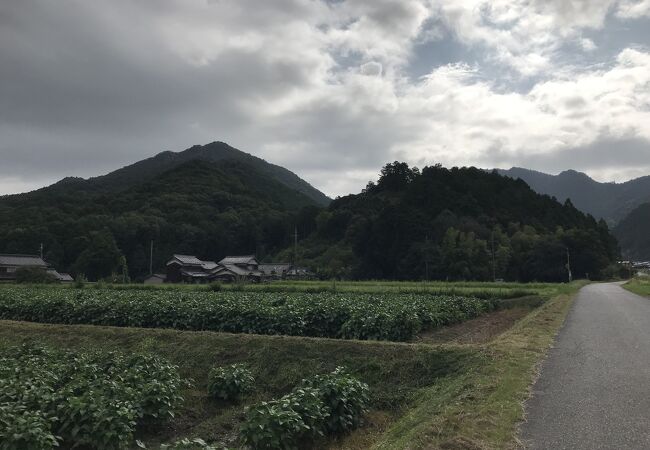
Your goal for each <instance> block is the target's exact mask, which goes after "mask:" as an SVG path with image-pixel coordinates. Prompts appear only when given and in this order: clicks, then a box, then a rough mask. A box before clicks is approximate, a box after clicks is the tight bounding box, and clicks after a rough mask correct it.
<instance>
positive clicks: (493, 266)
mask: <svg viewBox="0 0 650 450" xmlns="http://www.w3.org/2000/svg"><path fill="white" fill-rule="evenodd" d="M492 281H494V282H495V283H496V281H497V265H496V260H495V257H494V228H492Z"/></svg>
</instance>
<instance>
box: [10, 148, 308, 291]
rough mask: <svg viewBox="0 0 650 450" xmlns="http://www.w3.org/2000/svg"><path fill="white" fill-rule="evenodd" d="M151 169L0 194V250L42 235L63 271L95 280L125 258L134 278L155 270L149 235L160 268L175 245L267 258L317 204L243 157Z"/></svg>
mask: <svg viewBox="0 0 650 450" xmlns="http://www.w3.org/2000/svg"><path fill="white" fill-rule="evenodd" d="M132 167H133V166H131V168H132ZM148 167H150V166H148ZM133 173H134V176H135V175H137V170H135V171H134V172H133ZM152 173H153V171H152V172H151V173H149V174H143V176H142V179H143V180H144V181H142V182H140V183H136V182H135V180H133V182H132V183H128V182H127V181H128V179H129V177H128V176H126V175H125V174H127V175H128V171H127V172H122V173H121V174H120V176H119V177H109V178H106V179H104V181H102V183H104V184H103V185H101V183H100V184H97V183H94V182H93V181H92V180H90V181H85V180H78V179H65V180H62V181H61V182H59V183H57V184H56V185H53V186H51V187H50V188H44V189H40V190H38V191H33V192H30V193H26V194H18V195H11V196H4V197H0V252H6V253H35V252H36V251H37V249H38V248H39V245H40V243H43V244H44V247H45V257H46V259H47V260H48V261H49V262H50V263H52V264H54V265H56V267H57V268H59V269H60V270H66V271H71V272H73V273H75V274H80V273H83V274H85V275H86V276H88V277H89V278H91V279H98V278H101V277H104V276H107V275H110V274H111V273H114V272H121V271H122V270H124V269H123V268H124V267H126V268H127V270H128V272H129V274H130V275H131V277H134V278H137V277H142V276H143V275H144V274H146V273H147V272H148V268H149V261H148V259H149V245H150V241H151V240H154V241H155V251H154V269H157V268H160V267H162V266H163V264H164V261H165V260H166V259H167V258H168V257H169V255H171V254H173V253H189V254H196V255H197V256H200V257H205V258H215V257H220V256H225V255H226V254H233V253H234V254H237V253H257V254H258V255H259V256H260V257H264V256H265V255H268V254H272V253H275V252H277V251H278V250H280V249H282V248H284V247H286V246H288V245H289V244H290V242H291V234H292V232H293V229H294V226H295V225H296V223H298V224H302V223H303V222H304V221H305V219H304V218H303V216H304V215H305V214H306V215H307V217H310V219H308V221H312V222H313V217H314V216H315V214H316V213H317V211H318V209H319V204H318V203H317V202H316V201H314V199H313V198H312V197H310V196H308V195H306V194H305V193H303V192H300V191H298V190H295V189H292V188H290V187H288V186H287V185H286V184H285V183H283V182H280V181H278V180H277V176H276V175H277V174H274V173H269V172H268V171H260V170H258V167H257V166H253V165H251V164H250V163H249V161H246V158H245V159H244V160H243V161H242V160H237V159H235V160H233V159H222V160H217V161H216V162H207V161H205V160H204V159H193V160H192V159H190V160H188V161H187V162H184V163H182V164H174V165H173V166H172V168H171V169H169V170H167V171H162V172H161V173H158V174H155V175H153V174H152ZM105 180H109V181H110V183H107V182H106V181H105ZM116 180H121V181H120V182H121V183H123V186H120V184H119V183H118V182H117V181H116ZM111 183H116V184H115V185H113V186H111ZM129 184H130V186H129ZM305 228H308V227H305Z"/></svg>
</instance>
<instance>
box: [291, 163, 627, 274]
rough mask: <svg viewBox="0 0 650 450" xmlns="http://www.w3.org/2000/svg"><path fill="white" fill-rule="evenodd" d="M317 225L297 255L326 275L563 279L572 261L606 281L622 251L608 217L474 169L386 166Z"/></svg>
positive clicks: (333, 205) (580, 269) (582, 270)
mask: <svg viewBox="0 0 650 450" xmlns="http://www.w3.org/2000/svg"><path fill="white" fill-rule="evenodd" d="M315 225H316V230H315V231H314V233H313V234H312V235H311V236H310V237H309V238H308V239H306V240H305V241H303V242H302V243H301V245H300V255H299V257H300V259H301V260H302V261H305V262H307V263H308V264H309V265H311V266H313V267H316V268H318V269H319V270H320V273H321V275H322V276H324V277H331V276H342V277H350V278H363V279H404V280H421V279H427V278H428V279H443V280H491V279H493V278H502V279H507V280H520V281H533V280H537V281H561V280H566V279H567V278H568V271H567V266H566V265H567V259H568V258H569V259H570V267H571V269H572V272H573V276H574V277H587V276H589V277H591V278H601V277H605V276H609V275H611V273H612V272H613V271H615V265H614V264H615V261H616V259H617V257H618V247H617V242H616V240H615V238H614V237H612V235H611V234H610V232H609V230H608V227H607V224H606V223H605V222H604V221H602V220H601V221H596V220H595V219H594V218H593V217H592V216H589V215H585V214H583V213H582V212H580V211H579V210H577V209H576V208H575V207H574V206H573V205H572V204H571V202H570V201H566V202H565V203H564V204H561V203H558V202H557V201H556V200H555V199H553V198H551V197H548V196H545V195H540V194H537V193H535V192H534V191H532V190H531V189H530V188H529V187H528V185H527V184H526V183H525V182H523V181H521V180H514V179H511V178H508V177H503V176H501V175H499V174H498V173H496V172H486V171H483V170H480V169H476V168H453V169H446V168H443V167H441V166H439V165H437V166H433V167H425V168H424V169H422V171H420V170H418V169H417V168H410V167H409V166H408V165H407V164H406V163H400V162H395V163H392V164H388V165H386V166H385V167H384V168H383V169H382V171H381V176H380V178H379V180H378V182H377V183H376V184H375V183H369V184H368V186H367V187H366V189H365V190H364V191H363V192H362V193H360V194H358V195H349V196H346V197H343V198H338V199H336V200H334V201H333V202H332V203H331V205H330V206H329V208H328V209H327V210H324V211H322V212H321V213H320V214H319V215H318V216H317V218H316V224H315ZM287 254H288V253H285V255H287Z"/></svg>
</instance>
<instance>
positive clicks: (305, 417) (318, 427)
mask: <svg viewBox="0 0 650 450" xmlns="http://www.w3.org/2000/svg"><path fill="white" fill-rule="evenodd" d="M283 399H284V400H285V401H286V402H288V405H289V406H290V407H291V409H293V410H294V411H295V412H297V413H298V414H299V415H300V418H301V419H302V421H303V422H304V423H305V425H306V426H307V430H305V432H304V434H305V435H309V436H310V437H317V436H323V434H324V432H325V424H326V423H327V419H328V417H329V412H328V410H327V408H326V407H325V404H324V403H323V400H322V393H321V392H320V391H319V390H318V389H313V388H309V387H298V388H296V389H294V390H293V391H292V392H291V393H290V394H287V395H286V396H284V397H283Z"/></svg>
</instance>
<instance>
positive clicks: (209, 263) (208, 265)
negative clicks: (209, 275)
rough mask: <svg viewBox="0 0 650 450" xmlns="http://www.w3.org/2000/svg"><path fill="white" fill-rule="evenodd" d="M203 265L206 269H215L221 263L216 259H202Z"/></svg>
mask: <svg viewBox="0 0 650 450" xmlns="http://www.w3.org/2000/svg"><path fill="white" fill-rule="evenodd" d="M201 267H203V269H204V270H213V269H216V268H217V267H219V264H217V263H216V262H214V261H202V262H201Z"/></svg>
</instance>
